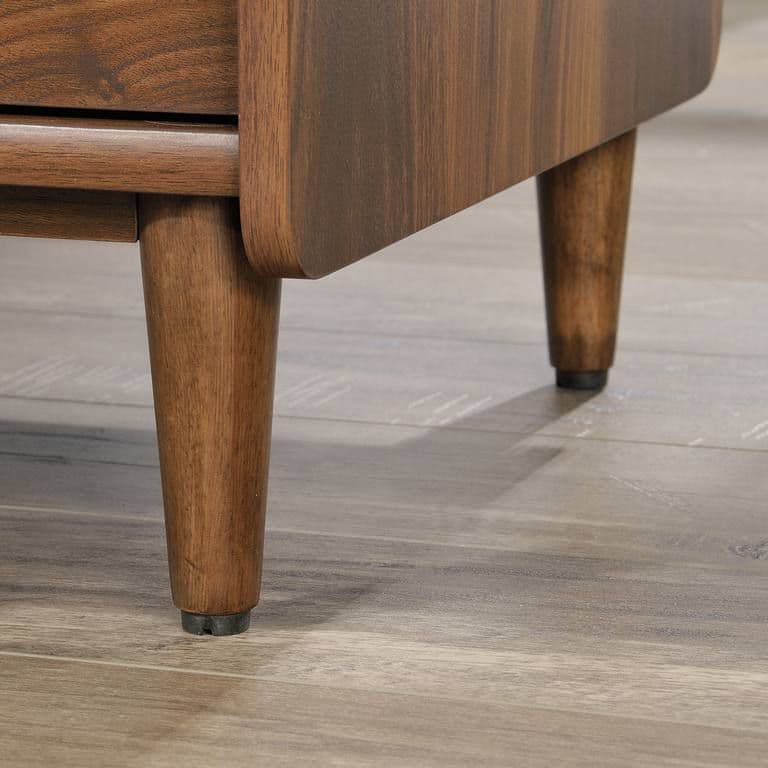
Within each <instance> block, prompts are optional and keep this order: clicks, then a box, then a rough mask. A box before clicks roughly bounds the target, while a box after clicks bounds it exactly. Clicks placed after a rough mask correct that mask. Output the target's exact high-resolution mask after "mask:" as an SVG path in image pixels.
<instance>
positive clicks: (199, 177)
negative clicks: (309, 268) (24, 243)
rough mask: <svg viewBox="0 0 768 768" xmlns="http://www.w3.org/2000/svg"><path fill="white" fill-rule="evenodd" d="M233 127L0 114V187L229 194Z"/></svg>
mask: <svg viewBox="0 0 768 768" xmlns="http://www.w3.org/2000/svg"><path fill="white" fill-rule="evenodd" d="M238 165H239V150H238V134H237V128H235V127H232V126H217V125H191V124H188V123H164V122H152V121H143V120H104V119H98V118H90V119H86V118H60V117H12V116H9V115H3V116H0V184H8V185H14V186H16V185H22V186H37V187H59V188H67V189H73V188H74V189H104V190H115V191H125V192H150V193H173V194H186V195H222V196H234V195H237V192H238Z"/></svg>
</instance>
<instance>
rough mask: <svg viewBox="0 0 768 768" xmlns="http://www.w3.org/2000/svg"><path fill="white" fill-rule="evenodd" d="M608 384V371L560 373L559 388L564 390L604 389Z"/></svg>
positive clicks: (558, 374) (558, 377) (558, 373)
mask: <svg viewBox="0 0 768 768" xmlns="http://www.w3.org/2000/svg"><path fill="white" fill-rule="evenodd" d="M607 383H608V371H558V372H557V386H558V387H562V388H563V389H602V388H603V387H604V386H605V385H606V384H607Z"/></svg>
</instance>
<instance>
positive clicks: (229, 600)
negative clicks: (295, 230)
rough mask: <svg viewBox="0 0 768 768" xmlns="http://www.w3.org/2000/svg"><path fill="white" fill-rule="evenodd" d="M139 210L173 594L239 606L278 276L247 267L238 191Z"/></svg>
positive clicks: (245, 596) (153, 199)
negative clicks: (234, 196)
mask: <svg viewBox="0 0 768 768" xmlns="http://www.w3.org/2000/svg"><path fill="white" fill-rule="evenodd" d="M139 210H140V216H139V218H140V222H141V254H142V273H143V278H144V295H145V300H146V313H147V326H148V332H149V350H150V359H151V362H152V384H153V390H154V398H155V414H156V419H157V432H158V442H159V447H160V466H161V470H162V478H163V501H164V506H165V516H166V534H167V538H168V559H169V565H170V571H171V588H172V591H173V598H174V602H175V603H176V605H177V606H178V607H179V608H181V609H183V610H185V611H189V612H192V613H205V614H231V613H239V612H243V611H246V610H248V609H250V608H252V607H253V606H254V605H256V603H257V602H258V600H259V590H260V586H261V563H262V548H263V544H264V514H265V507H266V501H267V470H268V464H269V448H270V436H271V431H272V401H273V390H274V373H275V354H276V346H277V320H278V312H279V304H280V282H279V280H275V279H271V278H259V277H257V276H255V275H254V274H253V271H252V270H251V269H250V268H249V266H248V261H247V259H246V257H245V254H244V252H243V246H242V239H241V236H240V228H239V218H238V211H237V203H236V202H235V201H234V200H229V199H213V198H181V197H165V196H145V195H143V196H140V198H139Z"/></svg>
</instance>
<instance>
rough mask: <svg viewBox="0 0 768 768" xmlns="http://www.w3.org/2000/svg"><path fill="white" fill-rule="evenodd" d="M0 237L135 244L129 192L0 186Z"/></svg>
mask: <svg viewBox="0 0 768 768" xmlns="http://www.w3.org/2000/svg"><path fill="white" fill-rule="evenodd" d="M0 235H19V236H28V237H53V238H66V239H70V240H110V241H113V242H124V243H132V242H135V241H136V235H137V233H136V196H135V195H132V194H131V193H130V192H102V191H98V192H93V191H82V190H76V189H41V188H39V187H2V186H0Z"/></svg>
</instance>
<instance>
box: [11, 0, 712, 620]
mask: <svg viewBox="0 0 768 768" xmlns="http://www.w3.org/2000/svg"><path fill="white" fill-rule="evenodd" d="M720 18H721V0H354V2H353V1H352V0H259V1H258V2H254V0H240V2H239V5H238V4H237V3H236V1H235V0H192V1H191V2H181V0H166V1H165V2H163V3H159V2H154V1H153V0H110V1H109V2H104V0H61V2H56V3H49V2H45V0H17V1H16V2H14V3H6V4H4V5H3V6H2V7H0V42H1V43H2V45H0V73H2V74H0V104H2V105H3V106H2V107H0V185H2V186H1V187H0V233H4V234H15V235H39V236H47V237H70V238H86V239H87V238H92V239H105V240H109V239H114V240H129V241H130V240H135V239H136V238H138V239H140V241H141V254H142V270H143V276H144V286H145V295H146V305H147V325H148V329H149V340H150V352H151V362H152V376H153V384H154V394H155V406H156V414H157V427H158V439H159V442H160V458H161V470H162V476H163V496H164V503H165V511H166V521H167V537H168V552H169V560H170V570H171V585H172V591H173V597H174V601H175V603H176V605H177V606H178V607H179V608H180V609H181V611H182V623H183V626H184V628H185V629H187V630H188V631H191V632H195V633H204V632H205V633H212V634H231V633H235V632H240V631H243V630H244V629H246V628H247V626H248V621H249V616H250V610H251V609H252V608H253V607H254V605H256V603H257V602H258V598H259V588H260V583H261V550H262V544H263V538H264V512H265V502H266V495H267V467H268V459H269V443H270V429H271V414H272V410H271V409H272V392H273V382H274V367H275V346H276V338H277V323H278V311H279V296H280V279H281V278H283V277H311V278H316V277H320V276H322V275H325V274H327V273H329V272H332V271H334V270H336V269H339V268H341V267H343V266H345V265H347V264H350V263H351V262H353V261H355V260H357V259H359V258H362V257H364V256H366V255H368V254H370V253H372V252H374V251H376V250H379V249H381V248H383V247H385V246H386V245H388V244H390V243H393V242H395V241H396V240H399V239H400V238H403V237H406V236H407V235H410V234H412V233H413V232H416V231H417V230H419V229H421V228H423V227H426V226H429V225H430V224H433V223H435V222H437V221H439V220H440V219H442V218H444V217H446V216H449V215H451V214H452V213H455V212H456V211H459V210H461V209H463V208H466V207H467V206H470V205H472V204H473V203H476V202H478V201H480V200H483V199H484V198H486V197H488V196H490V195H492V194H494V193H496V192H498V191H499V190H502V189H504V188H505V187H508V186H509V185H511V184H514V183H516V182H518V181H521V180H523V179H526V178H529V177H531V176H535V175H538V177H539V186H538V189H539V205H540V213H541V229H542V244H543V253H544V274H545V288H546V299H547V315H548V321H549V336H550V349H551V360H552V364H553V366H554V367H555V368H556V370H557V383H558V384H559V385H560V386H563V387H573V388H599V387H601V386H603V385H604V384H605V382H606V377H607V371H608V368H609V367H610V366H611V363H612V361H613V353H614V347H615V341H616V329H617V320H618V308H619V296H620V285H621V274H622V259H623V253H624V243H625V237H626V228H627V218H628V211H629V198H630V186H631V177H632V161H633V154H634V146H635V129H636V126H637V125H638V124H639V123H641V122H643V121H644V120H647V119H648V118H651V117H653V116H654V115H657V114H659V113H661V112H663V111H665V110H667V109H669V108H671V107H673V106H675V105H676V104H679V103H681V102H683V101H685V100H686V99H689V98H691V97H693V96H694V95H695V94H697V93H699V92H700V91H701V90H702V89H703V88H705V86H706V85H707V83H708V82H709V80H710V78H711V76H712V72H713V69H714V65H715V59H716V54H717V47H718V43H719V34H720Z"/></svg>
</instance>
